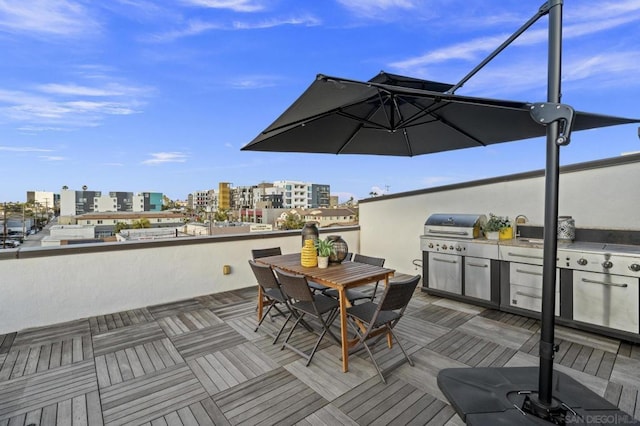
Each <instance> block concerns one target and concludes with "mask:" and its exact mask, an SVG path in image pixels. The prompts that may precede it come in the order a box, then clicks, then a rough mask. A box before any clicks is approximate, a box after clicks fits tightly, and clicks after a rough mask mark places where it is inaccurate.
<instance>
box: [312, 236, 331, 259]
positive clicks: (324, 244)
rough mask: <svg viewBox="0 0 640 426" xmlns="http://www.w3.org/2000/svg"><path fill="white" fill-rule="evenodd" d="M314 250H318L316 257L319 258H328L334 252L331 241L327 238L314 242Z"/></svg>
mask: <svg viewBox="0 0 640 426" xmlns="http://www.w3.org/2000/svg"><path fill="white" fill-rule="evenodd" d="M316 249H317V250H318V256H320V257H329V256H331V255H332V254H333V253H334V252H335V247H333V241H331V240H330V239H328V238H325V239H324V240H323V239H320V238H318V239H317V240H316Z"/></svg>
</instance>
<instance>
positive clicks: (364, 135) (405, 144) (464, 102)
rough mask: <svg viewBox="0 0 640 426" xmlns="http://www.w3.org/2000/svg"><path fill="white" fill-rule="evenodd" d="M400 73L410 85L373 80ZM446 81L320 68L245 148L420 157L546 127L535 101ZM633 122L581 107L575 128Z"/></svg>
mask: <svg viewBox="0 0 640 426" xmlns="http://www.w3.org/2000/svg"><path fill="white" fill-rule="evenodd" d="M394 77H396V81H399V82H400V83H399V84H404V85H402V86H398V85H394V84H385V83H377V82H375V80H377V81H385V82H393V81H394ZM398 77H400V78H398ZM406 86H410V87H406ZM416 86H422V87H431V88H432V90H424V89H416V88H414V87H416ZM448 86H450V85H447V84H444V83H436V82H429V81H425V80H419V79H411V78H408V77H401V76H393V75H392V74H386V73H382V74H380V75H379V76H377V77H374V79H372V81H369V82H362V81H355V80H349V79H344V78H338V77H329V76H325V75H321V74H320V75H318V76H317V77H316V79H315V81H314V82H313V83H312V84H311V86H309V88H308V89H307V90H306V91H305V92H304V93H303V94H302V95H301V96H300V97H299V98H298V99H297V100H296V101H295V102H294V103H293V105H291V106H290V107H289V108H288V109H287V110H286V111H285V112H284V113H283V114H282V115H281V116H280V117H279V118H278V119H277V120H276V121H275V122H274V123H273V124H271V125H270V126H269V127H268V128H267V129H266V130H264V131H263V132H262V133H260V134H259V135H258V136H257V137H256V138H255V139H254V140H253V141H251V142H250V143H248V144H247V145H246V146H244V147H243V148H242V150H250V151H277V152H308V153H333V154H375V155H394V156H414V155H420V154H428V153H434V152H440V151H448V150H454V149H462V148H469V147H476V146H486V145H491V144H495V143H501V142H509V141H515V140H521V139H527V138H533V137H539V136H544V135H545V134H546V128H545V126H541V125H540V124H538V123H536V122H535V121H534V120H532V118H531V115H530V112H531V108H532V105H533V104H530V103H527V102H517V101H504V100H496V99H487V98H475V97H468V96H459V95H453V94H447V93H443V92H439V91H436V90H433V88H438V89H444V90H447V87H448ZM633 122H637V120H631V119H625V118H618V117H609V116H603V115H597V114H590V113H583V112H576V115H575V119H574V123H573V130H584V129H591V128H597V127H605V126H612V125H617V124H625V123H633Z"/></svg>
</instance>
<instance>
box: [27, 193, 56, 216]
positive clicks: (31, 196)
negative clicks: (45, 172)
mask: <svg viewBox="0 0 640 426" xmlns="http://www.w3.org/2000/svg"><path fill="white" fill-rule="evenodd" d="M27 203H28V204H33V205H36V206H39V207H42V208H44V209H45V211H49V210H51V209H56V208H57V207H59V204H60V194H55V193H53V192H48V191H27Z"/></svg>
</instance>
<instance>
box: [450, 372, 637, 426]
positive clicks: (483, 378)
mask: <svg viewBox="0 0 640 426" xmlns="http://www.w3.org/2000/svg"><path fill="white" fill-rule="evenodd" d="M438 386H439V387H440V390H442V393H443V394H444V395H445V396H446V397H447V399H448V400H449V402H450V403H451V405H452V406H453V408H454V409H455V410H456V412H457V413H458V415H459V416H460V418H462V420H463V421H464V422H465V423H467V424H468V425H514V424H518V425H521V424H530V425H544V424H547V425H548V424H589V425H598V424H638V425H640V422H638V421H637V420H635V419H634V418H633V416H631V415H629V414H627V413H625V412H624V411H621V410H620V409H618V407H616V406H615V405H613V404H611V403H610V402H609V401H607V400H606V399H604V398H602V397H601V396H599V395H598V394H596V393H595V392H593V391H592V390H590V389H589V388H587V387H585V386H584V385H582V384H580V383H578V382H577V381H576V380H574V379H572V378H571V377H569V376H568V375H566V374H564V373H561V372H558V371H554V372H553V401H552V402H551V404H549V405H547V404H544V403H543V402H541V401H540V400H538V395H537V391H538V368H537V367H504V368H448V369H444V370H441V371H440V373H439V374H438Z"/></svg>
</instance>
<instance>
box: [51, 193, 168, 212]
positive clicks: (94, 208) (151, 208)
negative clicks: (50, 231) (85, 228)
mask: <svg viewBox="0 0 640 426" xmlns="http://www.w3.org/2000/svg"><path fill="white" fill-rule="evenodd" d="M160 211H162V193H161V192H142V193H138V194H136V195H134V193H133V192H120V191H112V192H109V193H108V194H104V195H103V193H102V191H89V190H87V189H83V190H81V191H76V190H73V189H66V188H63V189H62V190H61V191H60V216H61V217H70V216H79V215H82V214H86V213H106V212H160Z"/></svg>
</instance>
